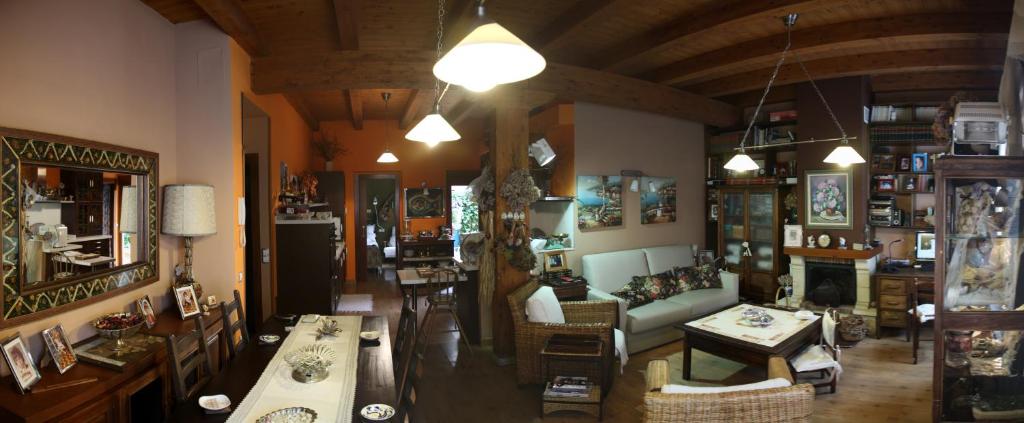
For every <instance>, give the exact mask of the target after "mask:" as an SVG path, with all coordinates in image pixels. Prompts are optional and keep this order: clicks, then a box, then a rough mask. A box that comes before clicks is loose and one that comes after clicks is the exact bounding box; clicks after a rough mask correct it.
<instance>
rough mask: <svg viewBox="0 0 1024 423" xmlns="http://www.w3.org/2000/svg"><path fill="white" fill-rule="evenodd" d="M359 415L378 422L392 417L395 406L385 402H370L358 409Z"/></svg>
mask: <svg viewBox="0 0 1024 423" xmlns="http://www.w3.org/2000/svg"><path fill="white" fill-rule="evenodd" d="M359 415H360V416H363V418H364V419H366V420H369V421H373V422H379V421H384V420H387V419H390V418H391V417H394V415H395V408H394V407H392V406H390V405H387V404H370V405H367V406H366V407H363V409H362V410H359Z"/></svg>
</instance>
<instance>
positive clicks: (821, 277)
mask: <svg viewBox="0 0 1024 423" xmlns="http://www.w3.org/2000/svg"><path fill="white" fill-rule="evenodd" d="M806 266H807V269H806V276H805V277H806V283H805V285H804V286H805V292H804V297H805V298H806V299H808V300H810V301H812V302H814V304H815V305H818V306H828V307H839V306H843V305H851V306H852V305H855V304H857V270H856V268H854V266H853V263H828V262H818V261H807V265H806Z"/></svg>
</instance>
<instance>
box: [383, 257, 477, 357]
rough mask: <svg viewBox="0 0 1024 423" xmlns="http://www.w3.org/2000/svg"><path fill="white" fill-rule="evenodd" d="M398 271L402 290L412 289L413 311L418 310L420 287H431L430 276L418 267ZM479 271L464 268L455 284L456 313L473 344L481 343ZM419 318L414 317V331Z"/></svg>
mask: <svg viewBox="0 0 1024 423" xmlns="http://www.w3.org/2000/svg"><path fill="white" fill-rule="evenodd" d="M396 273H397V274H398V283H399V286H400V287H401V288H402V290H405V289H406V288H409V289H410V290H411V291H412V298H413V302H412V308H413V311H416V310H418V309H419V292H418V288H420V287H425V288H429V286H427V279H428V278H425V277H422V276H420V275H419V273H417V272H416V269H400V270H397V271H396ZM479 273H480V272H479V271H477V270H475V269H469V270H467V269H466V268H464V273H460V274H459V281H458V282H459V283H456V284H455V296H456V297H457V298H458V311H457V312H456V313H457V314H458V315H459V320H461V321H462V325H463V329H464V330H465V331H466V337H467V338H469V343H470V344H473V345H480V300H479V299H478V295H479V290H480V286H479V285H480V284H479V283H478V281H479V276H478V275H479ZM417 319H418V317H417ZM417 319H413V325H412V327H413V333H415V332H416V325H417V324H418V323H416V320H417Z"/></svg>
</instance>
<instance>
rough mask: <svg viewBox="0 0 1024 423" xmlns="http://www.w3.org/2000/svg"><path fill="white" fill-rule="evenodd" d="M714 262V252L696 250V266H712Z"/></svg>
mask: <svg viewBox="0 0 1024 423" xmlns="http://www.w3.org/2000/svg"><path fill="white" fill-rule="evenodd" d="M714 262H715V252H714V251H713V250H698V251H697V263H695V264H697V265H705V264H713V263H714Z"/></svg>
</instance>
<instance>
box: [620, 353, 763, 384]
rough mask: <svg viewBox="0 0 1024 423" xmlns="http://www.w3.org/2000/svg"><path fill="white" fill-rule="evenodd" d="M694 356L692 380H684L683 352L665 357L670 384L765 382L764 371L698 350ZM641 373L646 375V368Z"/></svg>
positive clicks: (691, 366)
mask: <svg viewBox="0 0 1024 423" xmlns="http://www.w3.org/2000/svg"><path fill="white" fill-rule="evenodd" d="M692 355H693V356H692V360H691V362H690V380H683V353H682V351H680V352H677V353H675V354H672V355H670V356H668V357H665V359H666V360H668V369H669V371H668V380H669V383H672V384H677V385H687V386H729V385H742V384H745V383H753V382H759V381H761V380H764V370H763V369H759V368H756V367H748V366H746V365H744V364H741V363H737V362H735V361H732V360H728V359H724V358H721V357H718V356H715V355H711V354H708V353H706V352H703V351H700V350H696V349H695V350H693V353H692ZM640 372H641V373H645V374H646V373H647V371H646V368H644V369H641V370H640Z"/></svg>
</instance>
